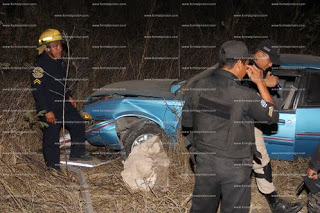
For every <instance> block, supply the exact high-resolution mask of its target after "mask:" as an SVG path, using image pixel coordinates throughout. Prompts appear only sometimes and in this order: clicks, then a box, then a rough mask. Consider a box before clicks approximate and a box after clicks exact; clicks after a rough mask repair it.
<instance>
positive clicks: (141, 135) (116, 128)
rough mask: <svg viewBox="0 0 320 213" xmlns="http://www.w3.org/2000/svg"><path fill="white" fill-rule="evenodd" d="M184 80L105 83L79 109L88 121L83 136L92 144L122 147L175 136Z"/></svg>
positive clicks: (124, 148)
mask: <svg viewBox="0 0 320 213" xmlns="http://www.w3.org/2000/svg"><path fill="white" fill-rule="evenodd" d="M183 83H184V81H175V80H171V79H170V80H166V79H161V80H136V81H122V82H116V83H112V84H108V85H106V86H104V87H102V88H100V89H99V90H97V91H95V92H94V93H93V94H92V95H90V96H89V97H88V98H87V99H86V101H85V105H84V107H83V109H82V111H81V115H82V117H83V118H84V119H85V120H86V121H87V128H86V140H87V141H88V142H89V143H90V144H91V145H94V146H106V147H108V148H111V149H113V150H117V151H119V150H124V151H125V153H126V155H128V154H129V153H130V152H131V150H132V148H133V147H134V146H137V145H139V144H140V143H142V142H143V141H145V140H147V139H149V138H151V137H153V136H154V135H161V136H164V137H165V138H166V140H165V141H168V142H169V143H171V142H173V141H175V140H176V139H177V138H176V137H177V134H176V130H177V129H178V128H179V125H180V122H179V118H180V116H181V110H182V106H183V103H184V101H183V100H182V97H181V94H180V88H181V84H183Z"/></svg>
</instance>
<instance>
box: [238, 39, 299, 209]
mask: <svg viewBox="0 0 320 213" xmlns="http://www.w3.org/2000/svg"><path fill="white" fill-rule="evenodd" d="M279 54H280V49H279V45H278V44H277V43H276V42H275V41H273V40H269V39H268V40H264V41H262V42H260V43H259V44H258V46H257V49H256V51H255V53H254V55H253V58H254V60H252V61H251V63H252V64H254V66H256V67H257V68H259V69H260V70H261V71H262V73H263V80H264V82H265V84H266V86H267V87H268V88H273V87H277V86H279V85H278V82H279V78H278V77H277V76H273V75H272V73H271V72H270V71H269V68H271V67H272V65H273V64H275V65H280V55H279ZM243 85H244V86H247V87H249V88H252V89H255V90H256V91H257V92H259V90H258V88H257V86H256V84H255V83H254V82H252V81H251V80H250V79H249V78H245V79H244V81H243ZM263 126H264V125H259V124H257V125H255V128H254V132H255V139H256V142H255V144H256V148H257V151H258V152H259V153H260V154H261V157H260V158H258V159H259V160H254V161H253V170H254V174H255V177H256V183H257V186H258V189H259V191H260V192H261V193H262V194H263V195H264V196H265V197H266V198H267V200H268V203H269V205H270V208H271V210H272V212H273V213H289V212H290V213H296V212H299V211H300V210H301V209H302V207H303V204H302V203H289V202H287V201H285V200H283V199H280V198H279V196H278V195H277V192H276V188H275V186H274V184H273V181H272V168H271V163H270V158H269V155H268V152H267V149H266V145H265V143H264V139H263V135H262V134H263V133H262V131H261V130H263ZM255 159H256V158H255Z"/></svg>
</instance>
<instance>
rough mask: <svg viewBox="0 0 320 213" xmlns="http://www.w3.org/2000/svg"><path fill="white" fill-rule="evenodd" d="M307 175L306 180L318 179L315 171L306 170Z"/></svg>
mask: <svg viewBox="0 0 320 213" xmlns="http://www.w3.org/2000/svg"><path fill="white" fill-rule="evenodd" d="M307 175H308V178H310V179H311V180H316V179H318V174H317V171H314V170H312V169H310V168H308V170H307Z"/></svg>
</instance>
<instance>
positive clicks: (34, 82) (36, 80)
mask: <svg viewBox="0 0 320 213" xmlns="http://www.w3.org/2000/svg"><path fill="white" fill-rule="evenodd" d="M33 84H41V81H40V80H39V79H38V78H37V79H35V80H34V81H33Z"/></svg>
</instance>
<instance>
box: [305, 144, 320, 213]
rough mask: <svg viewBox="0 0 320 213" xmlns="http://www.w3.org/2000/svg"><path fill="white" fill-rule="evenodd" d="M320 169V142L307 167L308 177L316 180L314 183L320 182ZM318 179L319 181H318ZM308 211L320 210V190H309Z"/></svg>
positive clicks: (314, 212) (313, 212) (312, 212)
mask: <svg viewBox="0 0 320 213" xmlns="http://www.w3.org/2000/svg"><path fill="white" fill-rule="evenodd" d="M319 170H320V143H319V144H318V146H317V149H316V151H315V152H314V154H313V156H312V158H311V160H310V161H309V166H308V169H307V175H308V177H309V178H310V179H311V180H313V181H314V184H315V185H316V184H319V182H317V181H319V180H318V179H319V177H318V171H319ZM316 180H317V181H316ZM308 212H309V213H316V212H320V192H309V194H308Z"/></svg>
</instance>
